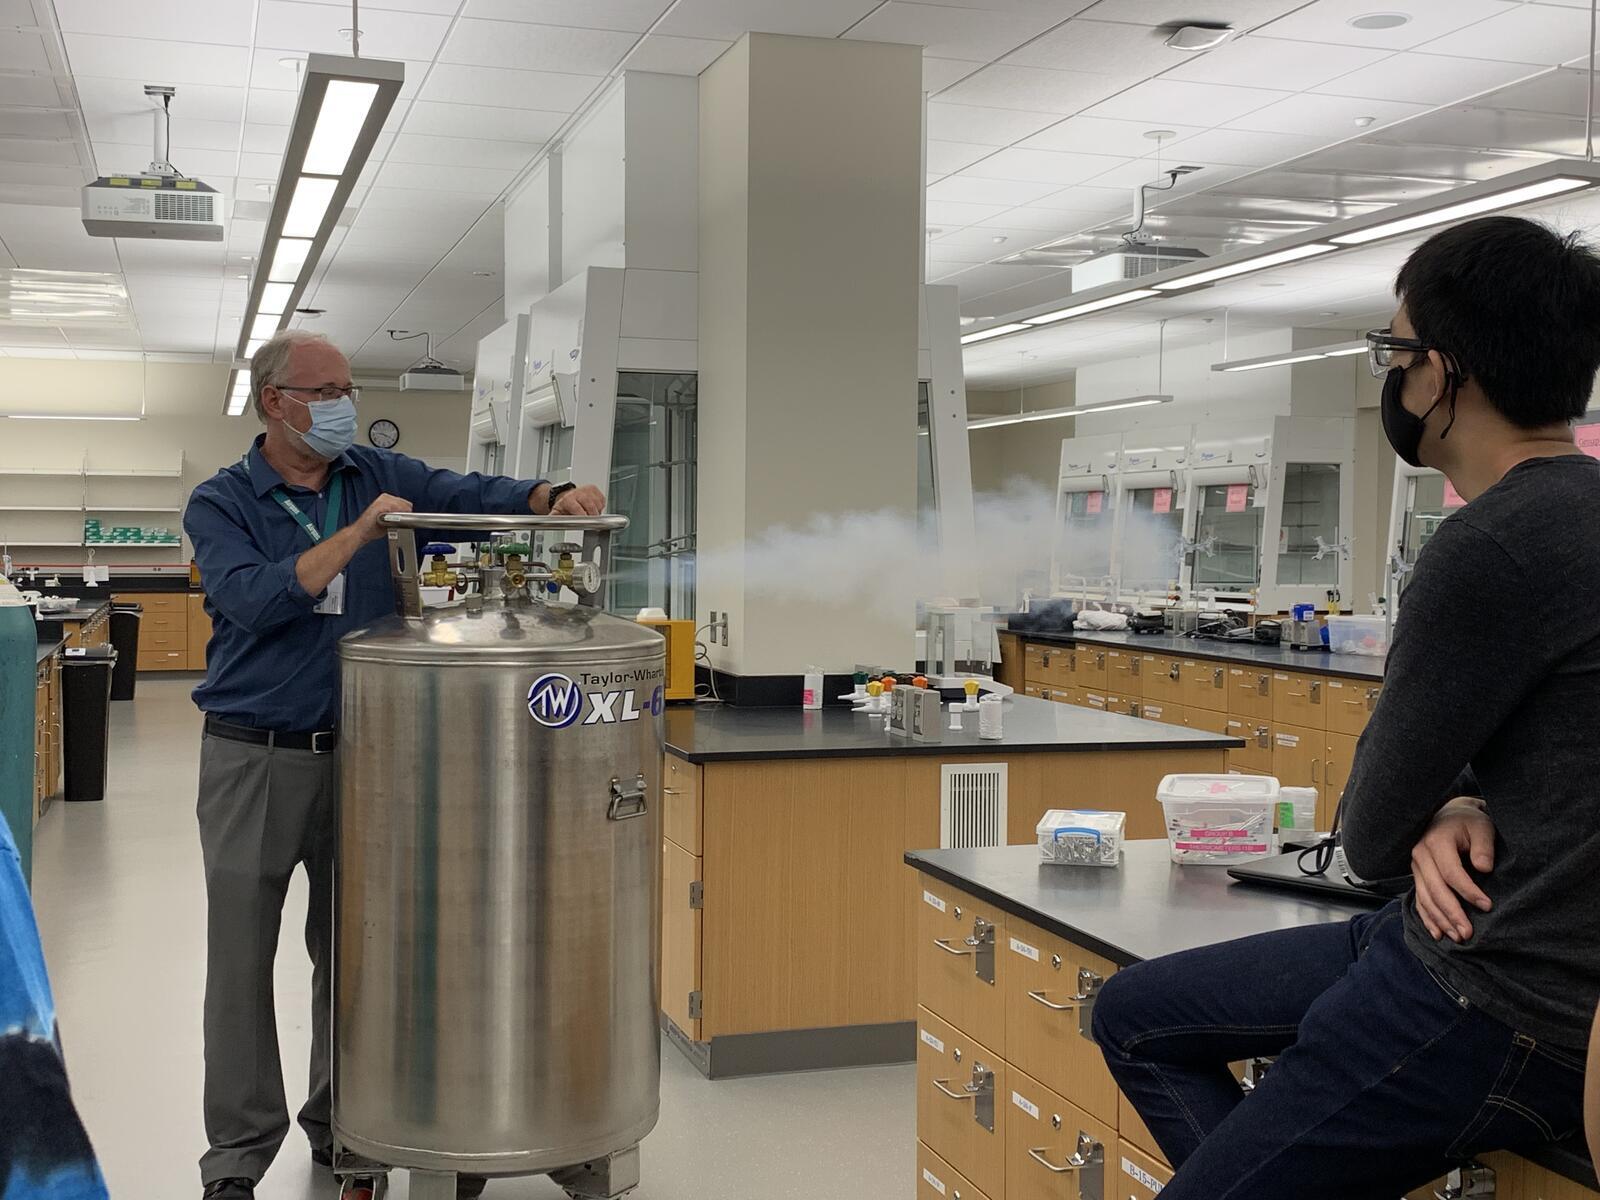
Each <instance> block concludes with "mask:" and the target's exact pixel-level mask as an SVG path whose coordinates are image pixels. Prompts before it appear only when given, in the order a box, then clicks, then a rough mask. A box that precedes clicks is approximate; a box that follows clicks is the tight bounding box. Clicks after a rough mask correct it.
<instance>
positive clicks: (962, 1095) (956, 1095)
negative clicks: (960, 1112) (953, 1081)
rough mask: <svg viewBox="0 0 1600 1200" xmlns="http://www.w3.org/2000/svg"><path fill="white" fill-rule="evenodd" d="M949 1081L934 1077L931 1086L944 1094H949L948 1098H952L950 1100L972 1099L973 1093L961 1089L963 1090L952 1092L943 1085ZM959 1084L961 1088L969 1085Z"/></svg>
mask: <svg viewBox="0 0 1600 1200" xmlns="http://www.w3.org/2000/svg"><path fill="white" fill-rule="evenodd" d="M949 1082H950V1081H949V1080H948V1079H935V1080H934V1081H933V1086H934V1087H936V1088H938V1089H939V1090H940V1091H941V1092H943V1093H944V1094H945V1095H946V1096H949V1097H950V1099H952V1100H971V1099H973V1094H972V1093H971V1092H965V1091H963V1092H952V1091H951V1090H950V1089H949V1088H947V1087H945V1084H947V1083H949ZM961 1086H962V1087H963V1088H966V1087H968V1086H970V1085H968V1084H962V1085H961Z"/></svg>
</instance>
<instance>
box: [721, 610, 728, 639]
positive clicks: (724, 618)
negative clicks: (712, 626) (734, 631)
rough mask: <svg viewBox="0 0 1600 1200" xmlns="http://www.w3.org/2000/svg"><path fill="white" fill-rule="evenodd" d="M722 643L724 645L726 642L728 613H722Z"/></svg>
mask: <svg viewBox="0 0 1600 1200" xmlns="http://www.w3.org/2000/svg"><path fill="white" fill-rule="evenodd" d="M722 644H723V645H724V646H726V645H727V644H728V614H727V613H723V614H722Z"/></svg>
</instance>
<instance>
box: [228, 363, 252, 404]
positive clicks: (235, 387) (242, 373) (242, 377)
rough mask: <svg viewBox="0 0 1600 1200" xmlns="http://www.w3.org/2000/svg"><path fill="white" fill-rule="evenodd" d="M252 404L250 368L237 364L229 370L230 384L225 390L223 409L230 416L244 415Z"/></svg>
mask: <svg viewBox="0 0 1600 1200" xmlns="http://www.w3.org/2000/svg"><path fill="white" fill-rule="evenodd" d="M249 406H250V368H249V367H248V366H245V365H240V366H236V367H234V368H233V370H231V371H229V372H228V386H227V389H226V390H225V391H224V392H223V400H222V411H223V412H224V413H225V414H227V415H228V416H230V417H238V416H243V415H244V410H245V409H246V408H248V407H249Z"/></svg>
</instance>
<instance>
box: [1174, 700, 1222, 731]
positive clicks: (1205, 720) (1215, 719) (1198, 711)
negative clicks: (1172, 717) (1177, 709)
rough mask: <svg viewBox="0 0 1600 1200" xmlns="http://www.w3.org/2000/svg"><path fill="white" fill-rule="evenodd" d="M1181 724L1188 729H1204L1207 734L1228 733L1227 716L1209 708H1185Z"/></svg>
mask: <svg viewBox="0 0 1600 1200" xmlns="http://www.w3.org/2000/svg"><path fill="white" fill-rule="evenodd" d="M1183 723H1184V724H1185V725H1187V726H1188V727H1189V728H1190V729H1204V730H1205V731H1206V732H1207V733H1227V732H1228V714H1227V713H1224V712H1216V711H1214V710H1212V709H1209V708H1194V707H1192V706H1190V707H1185V708H1184V710H1183Z"/></svg>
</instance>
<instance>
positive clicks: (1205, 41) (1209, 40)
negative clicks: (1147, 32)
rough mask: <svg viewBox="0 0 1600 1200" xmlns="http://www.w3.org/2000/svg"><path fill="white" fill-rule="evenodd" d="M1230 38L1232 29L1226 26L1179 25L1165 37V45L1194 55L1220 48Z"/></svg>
mask: <svg viewBox="0 0 1600 1200" xmlns="http://www.w3.org/2000/svg"><path fill="white" fill-rule="evenodd" d="M1231 36H1233V29H1232V28H1231V27H1230V26H1227V25H1179V26H1178V27H1177V28H1176V29H1174V30H1173V31H1172V32H1171V33H1169V34H1168V35H1167V45H1169V46H1171V47H1172V48H1173V49H1174V50H1186V51H1188V52H1189V53H1191V54H1194V53H1198V52H1199V51H1201V50H1211V49H1213V48H1215V47H1217V46H1220V45H1222V43H1223V42H1225V41H1227V40H1228V39H1229V38H1230V37H1231Z"/></svg>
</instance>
